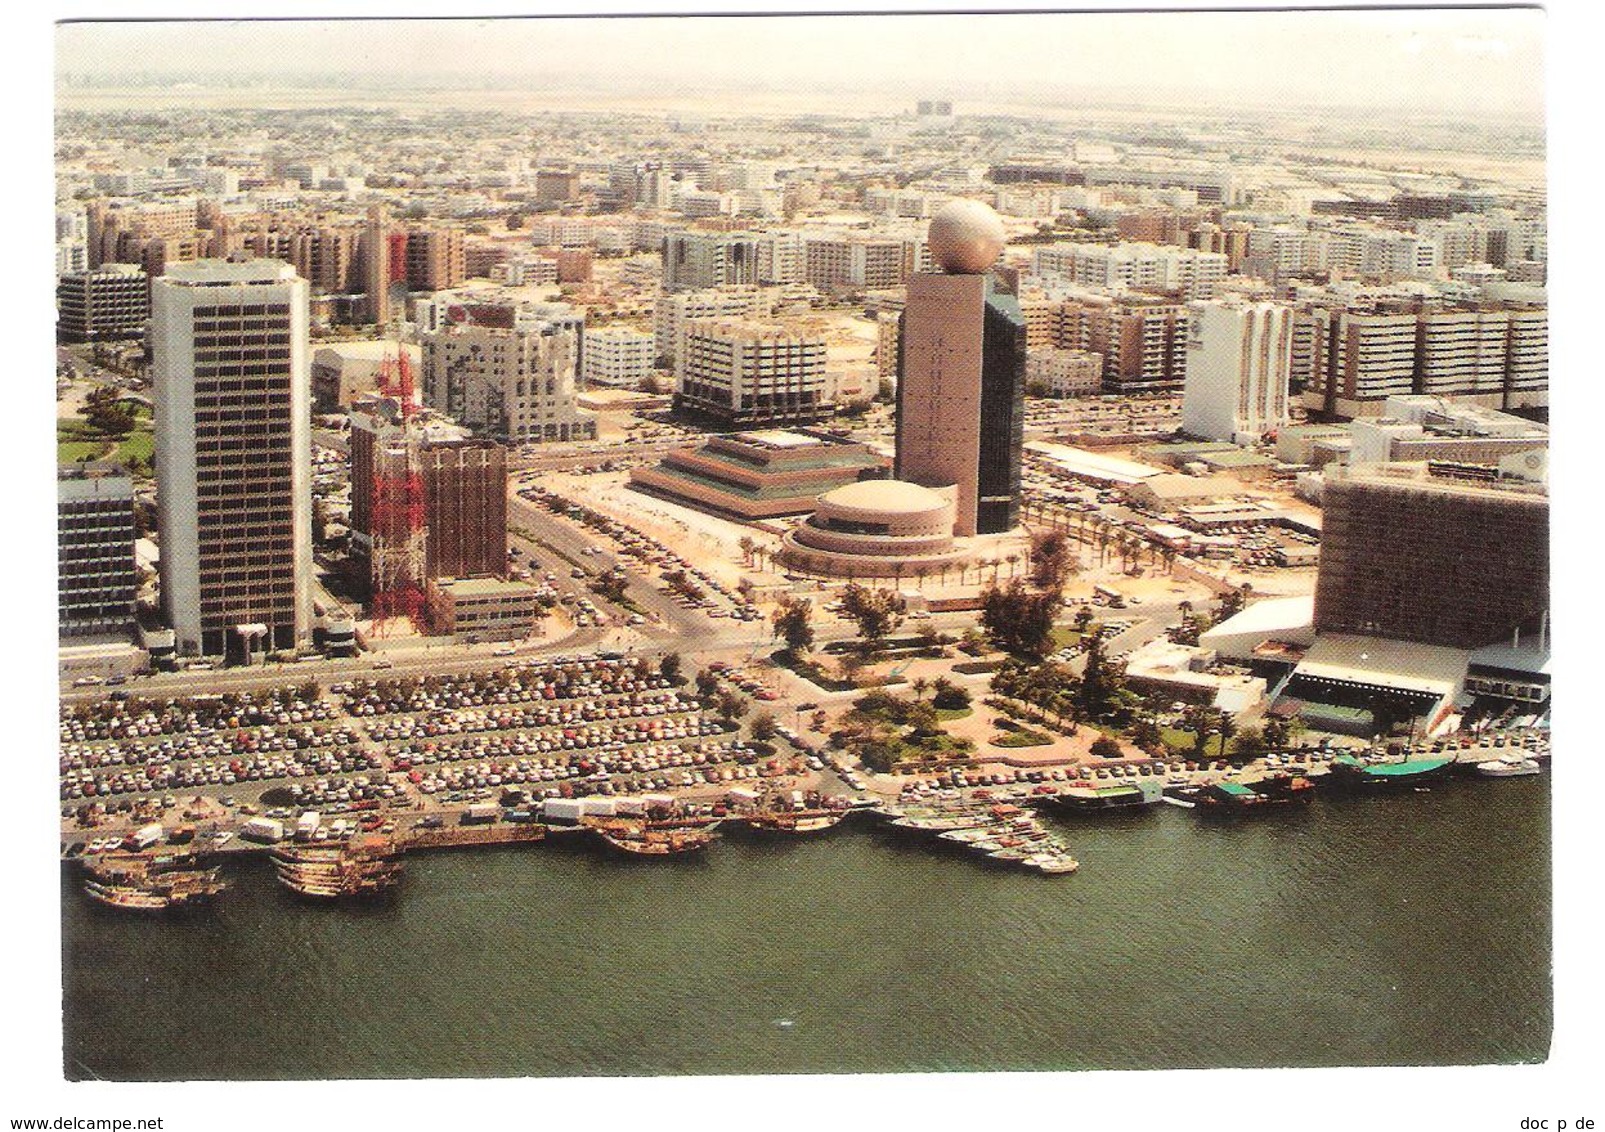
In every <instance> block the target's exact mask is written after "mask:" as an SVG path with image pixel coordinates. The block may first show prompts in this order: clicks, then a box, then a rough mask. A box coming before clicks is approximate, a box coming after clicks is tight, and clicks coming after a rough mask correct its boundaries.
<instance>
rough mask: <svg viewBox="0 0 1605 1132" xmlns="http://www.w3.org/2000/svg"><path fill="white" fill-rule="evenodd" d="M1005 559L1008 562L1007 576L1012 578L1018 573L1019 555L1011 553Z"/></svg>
mask: <svg viewBox="0 0 1605 1132" xmlns="http://www.w3.org/2000/svg"><path fill="white" fill-rule="evenodd" d="M1007 561H1008V563H1009V577H1011V578H1013V577H1014V576H1015V575H1016V574H1018V573H1019V567H1020V556H1019V555H1018V554H1011V555H1009V556H1008V559H1007Z"/></svg>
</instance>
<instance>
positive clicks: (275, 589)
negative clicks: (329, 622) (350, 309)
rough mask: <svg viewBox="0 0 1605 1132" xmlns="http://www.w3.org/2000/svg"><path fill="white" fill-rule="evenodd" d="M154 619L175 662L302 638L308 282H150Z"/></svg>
mask: <svg viewBox="0 0 1605 1132" xmlns="http://www.w3.org/2000/svg"><path fill="white" fill-rule="evenodd" d="M151 352H152V358H151V377H152V384H153V391H154V400H155V414H154V421H155V442H156V479H157V488H158V491H157V503H158V512H159V528H160V530H161V536H162V555H161V566H160V573H161V588H162V612H163V615H164V616H165V618H166V620H167V622H168V624H170V625H171V626H172V627H173V629H174V631H175V633H176V635H177V645H178V650H179V652H180V653H181V654H183V655H195V654H197V653H200V654H204V655H207V656H217V655H222V654H224V653H225V652H227V653H231V654H232V653H237V652H243V653H244V654H246V655H247V656H250V655H253V654H257V653H259V652H260V651H261V650H264V649H288V648H294V647H296V646H298V645H301V644H303V643H305V642H307V641H308V640H309V639H310V636H311V631H312V599H311V590H310V586H311V575H312V526H311V502H312V501H311V404H310V381H309V375H308V348H307V284H306V281H305V280H304V279H301V278H300V277H299V276H297V275H296V273H295V270H294V268H292V267H290V266H289V265H287V264H283V263H278V262H275V261H272V260H250V261H246V262H241V263H227V262H222V261H218V260H205V261H201V262H199V263H194V264H182V265H175V266H174V267H173V269H172V270H171V271H170V272H169V273H168V275H167V276H166V277H164V278H162V279H158V280H155V281H154V282H153V284H152V287H151Z"/></svg>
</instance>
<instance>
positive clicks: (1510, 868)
mask: <svg viewBox="0 0 1605 1132" xmlns="http://www.w3.org/2000/svg"><path fill="white" fill-rule="evenodd" d="M1547 782H1548V780H1547V778H1542V779H1520V780H1505V781H1498V782H1480V781H1465V782H1456V783H1450V784H1446V785H1442V786H1438V787H1436V788H1435V789H1434V790H1433V791H1432V792H1431V793H1430V794H1415V793H1405V794H1402V795H1393V796H1387V797H1374V798H1361V799H1353V800H1336V799H1332V800H1326V799H1318V800H1317V801H1316V802H1315V804H1314V805H1313V806H1311V807H1309V809H1308V810H1306V811H1304V812H1300V813H1291V814H1278V815H1272V816H1269V817H1259V818H1254V819H1250V820H1244V821H1238V822H1227V823H1222V822H1206V821H1201V820H1199V819H1198V818H1197V817H1196V816H1195V815H1194V814H1192V813H1188V812H1185V811H1182V810H1178V809H1174V808H1171V807H1158V812H1154V813H1149V814H1144V815H1138V816H1134V817H1131V818H1117V819H1115V820H1112V821H1111V820H1108V819H1107V818H1105V819H1101V820H1096V821H1094V820H1086V821H1077V822H1074V823H1070V822H1066V823H1064V824H1065V825H1066V826H1067V827H1068V828H1069V830H1070V832H1071V834H1072V838H1073V842H1074V844H1075V845H1076V847H1077V849H1078V855H1079V856H1080V858H1081V862H1082V869H1081V872H1080V873H1079V874H1077V875H1075V876H1070V877H1059V878H1044V877H1038V876H1031V875H1026V874H1016V873H1010V872H1001V871H994V870H992V869H987V868H984V867H982V866H979V865H977V864H975V863H974V862H972V861H971V860H969V859H967V858H964V857H961V856H957V855H951V854H947V853H942V852H939V851H936V850H932V849H928V848H924V847H922V846H920V845H917V844H913V843H909V842H904V841H899V840H896V839H894V838H893V837H892V836H891V835H888V834H886V833H883V832H878V831H874V830H873V828H872V826H873V823H872V822H871V821H869V820H868V819H867V818H866V819H865V820H864V822H863V823H862V824H861V825H859V826H858V827H857V828H855V829H852V830H847V829H842V830H838V831H837V832H836V833H835V834H833V835H831V836H830V837H828V838H827V839H825V840H821V841H807V842H784V843H779V844H775V843H768V842H766V843H752V842H744V841H738V840H736V839H734V838H727V839H725V840H724V841H722V842H720V843H719V844H717V845H715V846H713V847H712V849H711V850H710V851H709V852H708V853H707V854H706V855H705V856H703V857H702V858H701V859H700V860H696V861H675V862H667V863H665V862H636V861H630V860H619V859H616V858H612V857H603V856H600V855H595V854H592V853H590V852H587V851H582V850H580V849H578V848H548V847H534V848H528V849H516V850H515V849H505V850H491V851H464V852H459V853H456V854H437V855H432V856H423V857H413V858H410V859H409V861H408V865H407V876H406V879H405V880H404V882H403V886H402V889H401V891H400V893H399V895H398V898H397V899H396V900H394V901H390V902H386V903H384V904H381V905H378V906H372V907H366V908H355V909H351V908H328V907H322V906H314V905H306V904H302V903H298V902H296V901H295V900H294V899H292V898H291V896H290V895H289V894H288V893H287V892H284V891H283V890H281V889H280V888H278V887H277V885H276V884H275V882H274V881H273V879H272V875H271V871H270V869H269V868H268V866H267V865H266V863H265V862H259V863H256V864H250V865H238V864H236V865H234V866H232V867H233V869H234V872H235V875H236V877H237V878H238V879H237V884H236V886H235V887H234V888H233V889H232V890H230V891H229V892H228V893H226V894H225V896H224V897H223V898H222V900H221V902H220V904H219V905H218V906H217V908H216V909H215V910H214V911H213V912H211V913H202V914H200V915H197V916H195V917H193V918H189V919H184V920H179V921H171V920H168V921H163V920H145V919H141V918H137V917H129V916H126V915H118V914H116V913H114V912H112V911H109V910H106V909H102V908H100V907H98V906H96V905H93V904H91V903H90V902H89V901H88V899H87V898H85V897H83V896H82V895H81V894H80V893H79V892H78V885H77V877H76V874H75V872H73V871H67V870H64V873H63V885H62V895H63V908H64V917H65V929H66V932H65V934H66V941H67V942H66V948H65V981H66V987H65V1000H66V1051H65V1052H66V1057H65V1065H66V1071H67V1074H68V1076H70V1077H88V1076H100V1077H104V1078H109V1079H185V1078H309V1077H421V1076H501V1075H564V1076H572V1075H581V1074H660V1073H752V1072H760V1073H761V1072H813V1073H826V1072H854V1071H877V1072H896V1071H914V1070H984V1069H1078V1068H1180V1067H1189V1066H1264V1065H1330V1064H1442V1063H1484V1062H1513V1061H1533V1060H1541V1059H1543V1058H1544V1057H1545V1056H1546V1054H1547V1050H1548V1047H1549V1033H1550V1017H1551V1000H1550V982H1549V953H1550V934H1549V863H1548V848H1547V847H1548V844H1549V799H1548V786H1547ZM860 816H862V815H860ZM1055 820H1056V819H1055Z"/></svg>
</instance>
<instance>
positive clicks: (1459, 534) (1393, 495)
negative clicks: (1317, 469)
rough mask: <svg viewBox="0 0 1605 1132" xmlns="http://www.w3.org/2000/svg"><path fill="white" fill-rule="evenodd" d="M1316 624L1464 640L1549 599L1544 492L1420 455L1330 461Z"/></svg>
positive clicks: (1483, 637)
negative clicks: (1409, 460) (1487, 479)
mask: <svg viewBox="0 0 1605 1132" xmlns="http://www.w3.org/2000/svg"><path fill="white" fill-rule="evenodd" d="M1321 512H1322V516H1321V521H1322V531H1321V569H1320V573H1319V575H1318V577H1317V579H1316V585H1315V628H1316V631H1317V632H1322V633H1357V634H1360V635H1363V636H1374V637H1390V638H1393V639H1396V640H1404V641H1416V642H1418V643H1421V644H1428V645H1446V646H1449V647H1452V648H1463V649H1475V648H1481V647H1482V646H1484V645H1488V644H1492V643H1494V642H1496V641H1508V640H1510V639H1511V637H1512V635H1513V634H1514V633H1515V632H1516V631H1517V630H1527V631H1535V630H1537V629H1538V628H1539V627H1540V622H1541V621H1542V618H1543V616H1544V613H1545V611H1546V610H1547V609H1548V607H1549V499H1548V497H1547V496H1546V495H1544V494H1543V493H1542V492H1540V491H1537V490H1535V489H1532V488H1527V489H1522V490H1517V489H1512V488H1505V487H1496V486H1490V485H1488V484H1479V483H1468V482H1465V481H1459V480H1452V479H1446V478H1443V477H1440V476H1435V475H1433V474H1431V472H1430V466H1429V465H1427V464H1366V465H1360V466H1356V467H1353V468H1348V469H1335V468H1329V469H1328V472H1327V480H1326V484H1325V486H1324V487H1323V489H1322V492H1321Z"/></svg>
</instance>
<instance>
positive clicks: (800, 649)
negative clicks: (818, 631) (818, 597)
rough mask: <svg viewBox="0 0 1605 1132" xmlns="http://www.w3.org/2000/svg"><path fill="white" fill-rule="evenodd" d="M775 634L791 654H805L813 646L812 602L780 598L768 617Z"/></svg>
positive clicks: (802, 599)
mask: <svg viewBox="0 0 1605 1132" xmlns="http://www.w3.org/2000/svg"><path fill="white" fill-rule="evenodd" d="M769 619H770V621H772V622H773V623H774V626H775V634H776V635H777V636H778V637H780V638H781V639H782V640H784V641H785V642H786V648H787V649H788V650H789V651H790V652H793V653H805V652H807V651H808V650H809V649H811V648H813V646H814V626H813V623H812V619H813V602H811V601H809V600H808V599H807V598H794V597H789V596H784V595H783V596H782V597H781V598H780V600H779V602H777V603H776V604H775V609H774V612H773V613H771V614H770V616H769Z"/></svg>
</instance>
